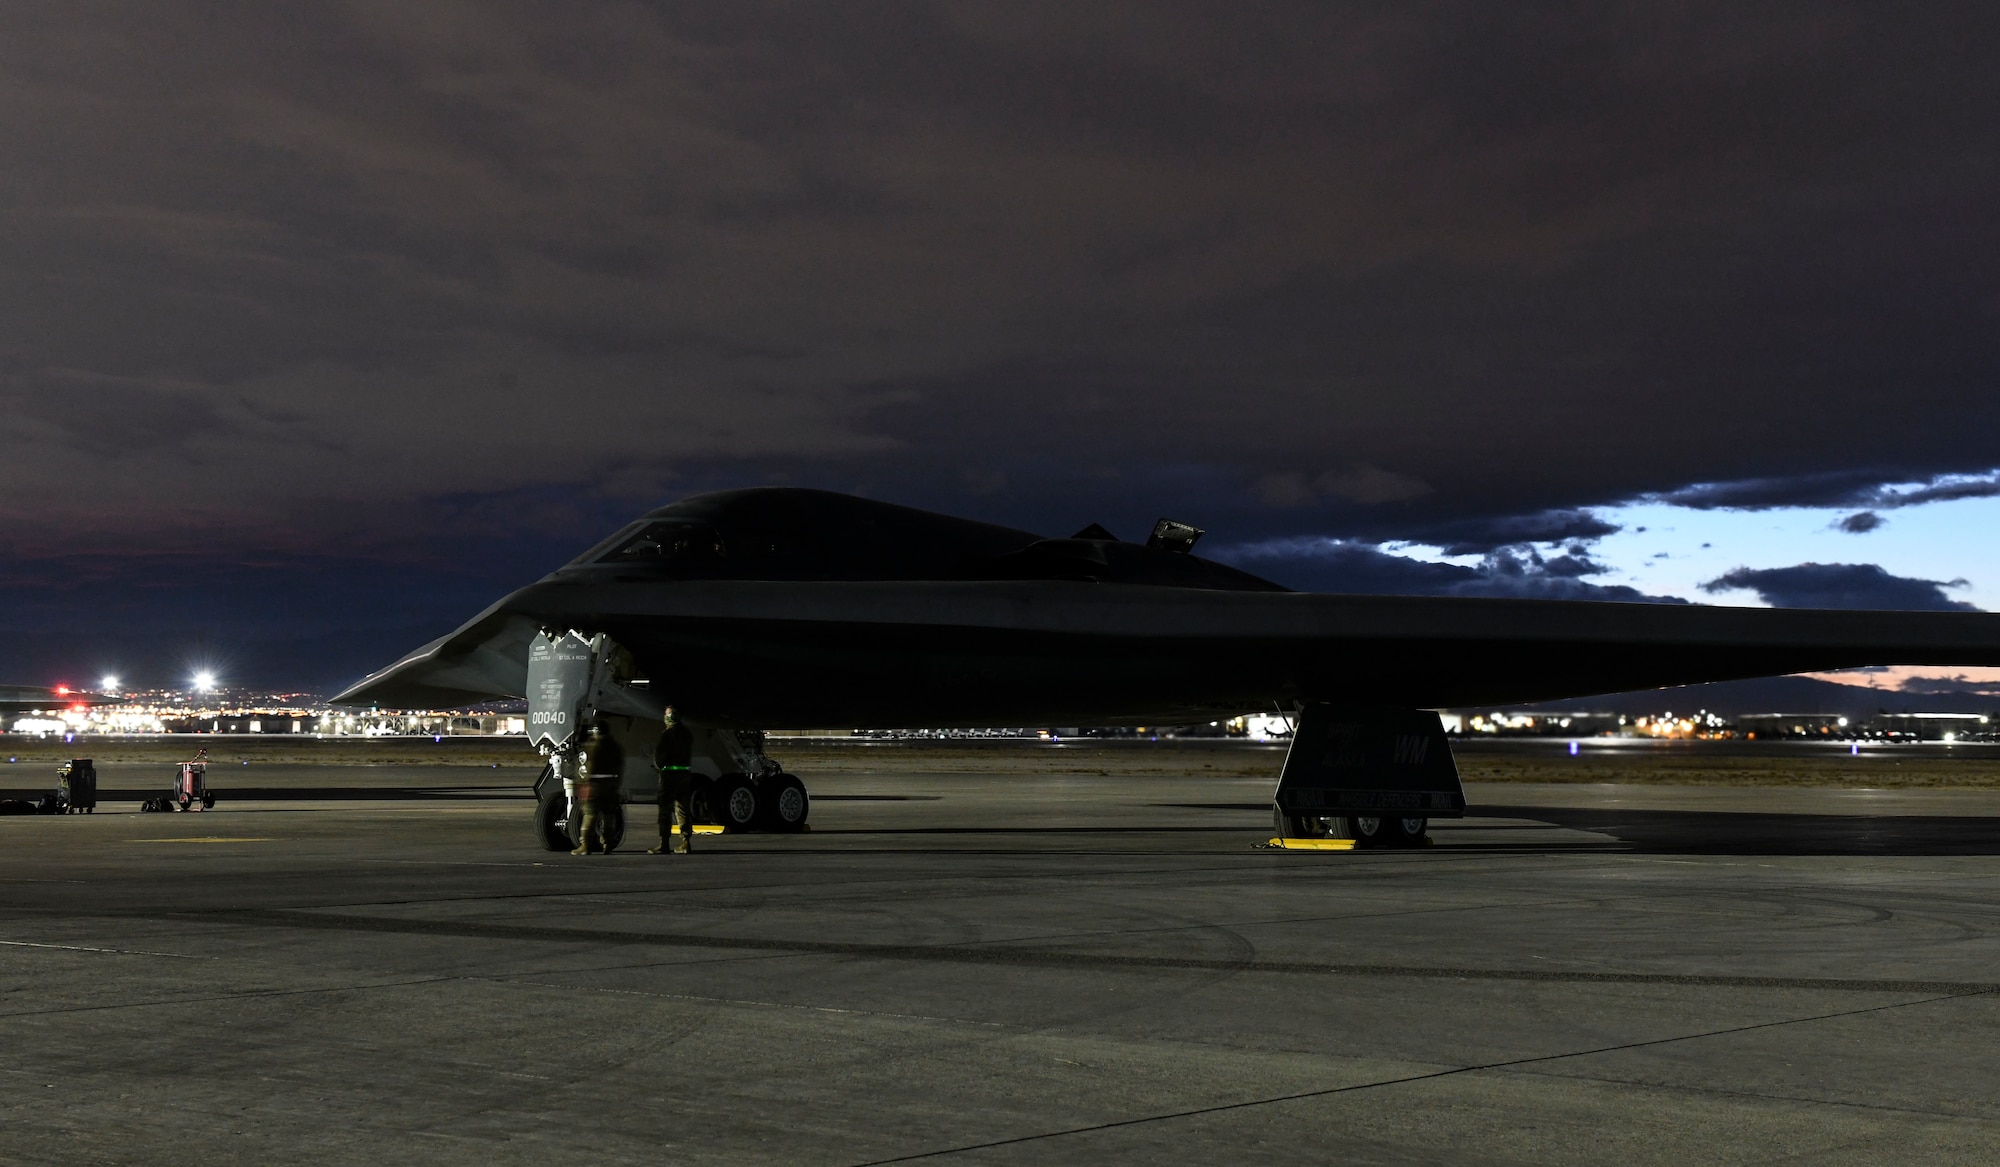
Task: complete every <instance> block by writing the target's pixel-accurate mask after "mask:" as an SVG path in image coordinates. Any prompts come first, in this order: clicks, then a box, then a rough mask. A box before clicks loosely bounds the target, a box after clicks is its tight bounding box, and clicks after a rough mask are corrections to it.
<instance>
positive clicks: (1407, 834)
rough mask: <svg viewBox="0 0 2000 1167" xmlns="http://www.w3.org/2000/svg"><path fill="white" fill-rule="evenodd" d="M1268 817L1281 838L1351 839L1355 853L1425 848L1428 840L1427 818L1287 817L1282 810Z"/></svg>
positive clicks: (1429, 823)
mask: <svg viewBox="0 0 2000 1167" xmlns="http://www.w3.org/2000/svg"><path fill="white" fill-rule="evenodd" d="M1271 818H1272V826H1273V827H1274V828H1275V829H1276V830H1277V832H1278V837H1279V838H1281V839H1352V840H1354V846H1355V849H1356V850H1361V849H1364V848H1376V847H1425V846H1429V845H1430V841H1431V838H1430V826H1431V821H1430V820H1429V819H1427V818H1381V817H1377V816H1365V815H1318V814H1287V813H1285V810H1284V808H1283V807H1273V808H1272V810H1271Z"/></svg>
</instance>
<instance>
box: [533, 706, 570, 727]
mask: <svg viewBox="0 0 2000 1167" xmlns="http://www.w3.org/2000/svg"><path fill="white" fill-rule="evenodd" d="M568 721H569V710H567V709H555V710H548V709H544V710H541V711H539V712H537V713H534V714H532V715H531V716H530V717H529V718H528V722H529V724H531V725H563V724H566V723H567V722H568Z"/></svg>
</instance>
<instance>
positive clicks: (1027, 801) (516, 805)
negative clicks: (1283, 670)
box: [0, 767, 2000, 1167]
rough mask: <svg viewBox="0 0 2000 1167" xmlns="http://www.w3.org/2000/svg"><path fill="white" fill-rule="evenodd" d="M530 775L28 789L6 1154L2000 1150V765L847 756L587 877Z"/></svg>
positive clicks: (1286, 1154)
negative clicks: (1415, 845)
mask: <svg viewBox="0 0 2000 1167" xmlns="http://www.w3.org/2000/svg"><path fill="white" fill-rule="evenodd" d="M158 769H159V768H158V767H151V768H145V767H139V768H137V769H135V770H134V771H133V772H131V773H123V772H120V771H119V770H118V768H116V767H107V768H106V772H105V773H104V775H103V785H104V786H105V787H107V788H109V789H121V788H135V789H136V788H140V787H150V786H153V785H158V784H159V781H158V780H157V774H156V771H158ZM531 776H532V771H514V770H499V771H495V770H491V769H480V770H474V769H458V768H453V767H432V768H428V769H426V770H424V771H422V772H416V771H413V770H407V769H405V770H399V771H371V770H356V769H355V768H336V767H320V768H310V767H291V768H287V767H263V768H260V769H259V770H258V771H257V772H256V775H255V785H254V787H253V786H252V785H251V780H250V778H249V776H248V775H247V774H246V775H243V776H241V780H238V776H234V775H231V774H228V773H218V772H212V774H211V778H212V785H214V787H215V788H216V789H217V791H218V793H219V794H220V798H221V801H220V803H219V805H218V806H217V808H216V809H215V810H214V811H213V812H209V813H205V814H164V815H163V814H144V815H142V814H137V813H132V811H131V804H129V803H116V804H107V805H106V807H105V808H104V809H102V810H100V811H99V812H98V813H97V814H95V815H91V816H69V817H63V818H39V817H24V818H4V819H0V893H4V902H0V1161H4V1162H8V1163H45V1162H46V1163H96V1162H120V1163H124V1162H138V1161H145V1162H152V1163H204V1164H214V1163H233V1162H245V1163H253V1162H254V1163H260V1164H262V1163H273V1162H313V1163H362V1164H370V1165H379V1164H382V1163H386V1162H410V1161H421V1162H436V1163H472V1164H480V1165H482V1167H491V1165H496V1164H513V1163H547V1162H552V1161H562V1160H563V1159H564V1158H565V1157H570V1156H574V1157H577V1158H578V1159H580V1160H582V1161H588V1162H593V1163H596V1162H616V1163H622V1162H642V1161H645V1162H655V1161H663V1160H664V1161H674V1162H687V1163H807V1164H857V1165H858V1164H876V1163H894V1162H952V1163H967V1164H997V1163H1070V1162H1075V1163H1085V1162H1088V1163H1101V1162H1147V1163H1202V1164H1213V1163H1229V1162H1267V1163H1323V1162H1331V1161H1340V1162H1347V1163H1368V1164H1392V1163H1519V1164H1530V1163H1532V1164H1549V1163H1576V1164H1602V1163H1629V1164H1650V1163H1660V1164H1676V1165H1679V1164H1685V1163H1690V1162H1701V1163H1788V1164H1791V1163H1884V1162H1898V1163H1903V1162H1909V1163H1914V1162H1924V1163H1992V1162H1995V1161H2000V997H1996V991H2000V906H1996V905H2000V792H1986V791H1974V790H1913V791H1894V792H1868V791H1853V790H1846V791H1813V790H1804V789H1798V788H1789V789H1785V790H1781V791H1762V790H1756V789H1741V788H1673V787H1636V786H1616V785H1593V784H1582V785H1578V784H1569V785H1562V786H1525V785H1519V784H1512V785H1504V786H1487V787H1481V786H1473V787H1470V788H1469V794H1470V796H1471V798H1472V800H1473V803H1474V804H1475V811H1476V813H1475V815H1474V816H1473V817H1471V818H1468V819H1466V820H1464V821H1462V822H1455V823H1445V824H1440V825H1439V826H1438V827H1437V828H1436V830H1435V832H1434V836H1435V839H1436V845H1435V846H1432V847H1430V848H1426V849H1423V850H1421V851H1405V852H1358V853H1350V854H1328V853H1299V852H1283V851H1272V850H1265V849H1259V848H1258V847H1257V846H1256V844H1258V843H1260V842H1262V841H1263V840H1264V839H1265V838H1267V837H1268V835H1269V833H1270V832H1269V813H1268V810H1267V809H1265V808H1266V806H1267V802H1266V800H1267V799H1268V796H1269V791H1270V785H1271V782H1270V780H1269V779H1268V778H1266V779H1245V778H1233V777H1225V778H1216V777H1207V778H1195V777H1171V776H1169V777H1158V776H1148V777H1130V776H1110V775H1097V776H1075V775H1025V776H1023V775H1010V776H1006V777H997V776H993V775H983V774H978V773H954V774H936V775H925V774H899V775H894V776H886V775H879V774H868V773H849V774H838V775H824V776H819V777H813V776H811V775H808V778H809V781H811V783H812V786H813V791H814V794H815V802H814V807H813V813H812V824H813V829H812V830H811V831H810V832H808V833H805V834H800V835H790V836H771V835H742V836H729V837H721V838H718V837H710V836H705V837H702V838H700V839H698V840H697V848H698V850H697V853H696V854H694V855H693V856H689V857H686V858H678V857H667V856H648V855H645V854H643V853H642V851H641V848H642V847H643V845H644V844H645V843H646V842H647V841H648V839H647V833H648V830H647V829H648V828H649V826H650V824H651V810H652V808H650V807H640V808H635V811H636V812H637V813H636V821H635V823H634V826H633V830H632V833H631V834H630V835H629V836H628V840H627V844H626V849H625V850H623V851H621V852H619V853H617V854H615V855H612V856H609V857H605V858H591V859H577V858H572V857H570V856H568V855H560V854H550V853H547V852H544V851H541V850H539V849H537V848H536V847H535V844H534V842H533V841H532V839H531V828H530V826H529V820H528V815H529V810H530V807H531V804H530V803H529V802H528V801H526V800H525V798H524V796H523V789H522V788H523V786H524V785H525V782H526V781H527V779H528V778H529V777H531ZM251 794H254V795H256V797H254V798H253V797H248V795H251Z"/></svg>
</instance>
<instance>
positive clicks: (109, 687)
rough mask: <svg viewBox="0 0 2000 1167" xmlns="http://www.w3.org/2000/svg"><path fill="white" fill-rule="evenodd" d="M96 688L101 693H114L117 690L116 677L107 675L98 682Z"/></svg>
mask: <svg viewBox="0 0 2000 1167" xmlns="http://www.w3.org/2000/svg"><path fill="white" fill-rule="evenodd" d="M97 688H98V691H99V692H102V693H116V692H117V691H118V678H117V677H113V676H109V675H107V676H106V677H105V678H104V679H103V680H102V681H100V682H98V685H97Z"/></svg>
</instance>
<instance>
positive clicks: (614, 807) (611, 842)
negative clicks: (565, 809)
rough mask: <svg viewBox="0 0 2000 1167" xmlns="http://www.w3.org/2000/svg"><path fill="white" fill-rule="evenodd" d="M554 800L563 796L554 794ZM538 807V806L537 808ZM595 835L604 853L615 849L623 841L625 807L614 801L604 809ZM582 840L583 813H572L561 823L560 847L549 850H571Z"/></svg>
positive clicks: (559, 799)
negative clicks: (600, 842)
mask: <svg viewBox="0 0 2000 1167" xmlns="http://www.w3.org/2000/svg"><path fill="white" fill-rule="evenodd" d="M555 801H556V802H561V801H563V796H562V795H560V794H558V795H556V797H555ZM539 809H540V808H539V807H538V808H537V810H539ZM536 817H537V818H539V817H540V815H539V814H538V815H537V816H536ZM597 835H598V838H599V839H601V840H602V841H603V843H604V853H605V854H606V855H609V854H610V853H611V852H613V851H616V850H617V849H618V844H620V843H622V842H624V841H625V807H624V806H623V805H622V804H620V803H616V802H614V803H612V804H611V805H610V806H608V807H606V808H605V809H604V813H603V814H602V815H599V816H598V826H597ZM582 841H583V815H582V814H580V813H579V814H573V815H570V816H569V817H568V820H567V821H566V822H564V823H563V845H562V847H560V848H553V847H552V848H550V850H563V851H573V850H575V849H576V848H577V847H579V846H581V845H582Z"/></svg>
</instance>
